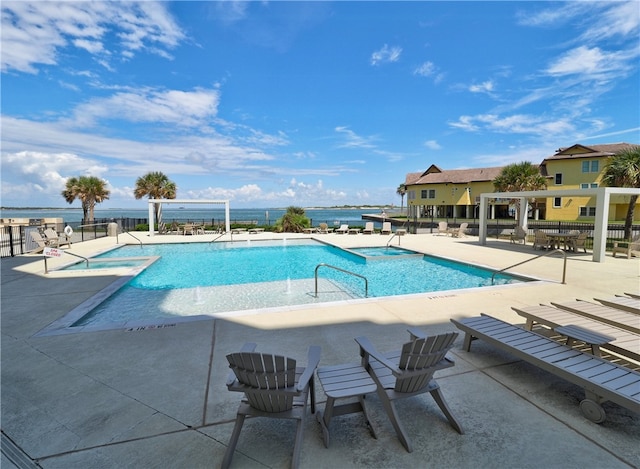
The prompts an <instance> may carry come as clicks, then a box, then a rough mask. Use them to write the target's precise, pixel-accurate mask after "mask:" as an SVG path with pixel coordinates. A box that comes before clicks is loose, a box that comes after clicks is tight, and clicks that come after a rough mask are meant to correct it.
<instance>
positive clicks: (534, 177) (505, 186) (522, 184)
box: [493, 161, 547, 224]
mask: <svg viewBox="0 0 640 469" xmlns="http://www.w3.org/2000/svg"><path fill="white" fill-rule="evenodd" d="M493 186H494V187H495V189H496V191H497V192H520V191H538V190H541V189H546V188H547V181H546V179H545V178H544V176H542V174H540V170H539V169H538V166H536V165H534V164H533V163H531V162H529V161H523V162H521V163H513V164H510V165H507V166H505V167H504V168H502V171H500V174H499V175H498V176H497V177H496V178H495V179H494V180H493ZM511 202H512V203H513V204H514V205H515V206H516V208H517V210H518V221H520V219H521V218H522V217H523V216H524V217H526V216H527V214H526V213H524V214H523V213H522V210H521V207H520V201H519V199H513V200H512V201H511ZM518 224H520V223H518Z"/></svg>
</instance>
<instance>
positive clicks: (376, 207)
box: [0, 205, 395, 212]
mask: <svg viewBox="0 0 640 469" xmlns="http://www.w3.org/2000/svg"><path fill="white" fill-rule="evenodd" d="M302 208H303V209H304V210H381V209H386V210H391V209H393V208H395V206H394V205H340V206H333V207H302ZM286 209H287V207H265V208H261V207H257V208H236V209H234V210H286ZM0 210H78V211H82V208H80V207H0ZM96 210H127V211H135V210H140V211H145V212H146V211H147V209H146V208H126V207H116V208H100V207H97V206H96ZM182 210H187V211H188V210H197V211H201V210H202V209H201V208H183V209H182Z"/></svg>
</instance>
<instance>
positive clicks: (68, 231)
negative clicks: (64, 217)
mask: <svg viewBox="0 0 640 469" xmlns="http://www.w3.org/2000/svg"><path fill="white" fill-rule="evenodd" d="M64 234H66V235H67V236H71V235H72V234H73V228H71V227H70V226H69V225H67V226H65V227H64Z"/></svg>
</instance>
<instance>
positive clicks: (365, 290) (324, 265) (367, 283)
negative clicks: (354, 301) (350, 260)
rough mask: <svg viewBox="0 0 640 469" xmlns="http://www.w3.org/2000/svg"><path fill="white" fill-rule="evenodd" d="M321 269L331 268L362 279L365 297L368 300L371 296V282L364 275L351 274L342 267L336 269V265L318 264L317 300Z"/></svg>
mask: <svg viewBox="0 0 640 469" xmlns="http://www.w3.org/2000/svg"><path fill="white" fill-rule="evenodd" d="M320 267H329V268H330V269H335V270H339V271H340V272H344V273H345V274H349V275H353V276H354V277H360V278H361V279H363V280H364V297H365V298H367V296H369V281H368V280H367V277H365V276H364V275H360V274H356V273H355V272H350V271H348V270H344V269H341V268H340V267H336V266H335V265H331V264H318V265H317V266H316V270H315V275H314V276H315V280H316V294H315V297H316V298H318V269H319V268H320Z"/></svg>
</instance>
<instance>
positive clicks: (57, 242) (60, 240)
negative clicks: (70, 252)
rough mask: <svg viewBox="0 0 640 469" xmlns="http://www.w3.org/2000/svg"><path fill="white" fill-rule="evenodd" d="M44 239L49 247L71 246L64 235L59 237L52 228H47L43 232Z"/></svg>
mask: <svg viewBox="0 0 640 469" xmlns="http://www.w3.org/2000/svg"><path fill="white" fill-rule="evenodd" d="M44 237H45V239H46V241H47V244H48V245H49V246H57V247H61V246H65V245H66V246H71V238H70V237H69V236H67V235H66V234H65V233H63V234H62V235H59V234H58V233H57V232H56V230H54V229H53V228H47V229H46V230H44Z"/></svg>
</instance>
